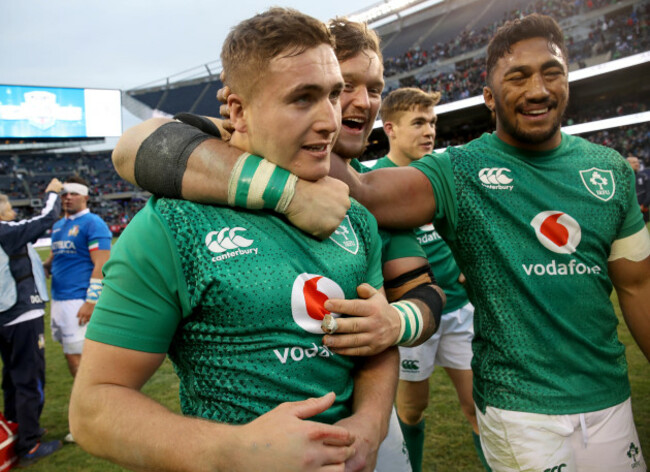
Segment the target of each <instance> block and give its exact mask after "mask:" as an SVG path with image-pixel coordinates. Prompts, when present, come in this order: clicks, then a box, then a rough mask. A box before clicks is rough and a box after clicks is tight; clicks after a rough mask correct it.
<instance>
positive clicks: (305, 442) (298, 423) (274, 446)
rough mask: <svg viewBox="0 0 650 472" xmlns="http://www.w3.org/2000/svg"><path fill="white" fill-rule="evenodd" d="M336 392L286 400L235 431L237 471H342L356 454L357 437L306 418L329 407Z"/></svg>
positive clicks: (336, 427) (341, 428)
mask: <svg viewBox="0 0 650 472" xmlns="http://www.w3.org/2000/svg"><path fill="white" fill-rule="evenodd" d="M334 399H335V395H334V393H331V392H330V393H328V394H327V395H325V396H323V397H320V398H309V399H307V400H304V401H300V402H288V403H282V404H280V405H278V406H277V407H275V408H274V409H273V410H271V411H269V412H268V413H266V414H264V415H262V416H260V417H259V418H257V419H255V420H254V421H252V422H251V423H248V424H246V425H244V426H241V428H237V429H236V430H235V433H234V434H236V435H239V436H240V437H239V438H237V442H236V443H237V444H241V446H240V447H241V449H240V450H238V451H237V454H238V456H239V457H241V462H240V463H241V465H242V467H241V468H238V469H237V470H242V471H250V470H264V471H266V472H273V471H277V472H285V471H340V472H343V471H344V470H345V461H347V460H348V459H349V458H350V457H352V456H353V455H354V453H355V450H354V448H353V447H352V444H353V443H354V436H353V435H352V434H351V433H350V432H349V431H348V430H346V429H345V428H343V427H341V426H335V425H328V424H325V423H318V422H314V421H305V420H307V419H308V418H311V417H312V416H315V415H317V414H319V413H322V412H323V411H325V410H327V409H328V408H329V407H330V406H332V403H333V402H334Z"/></svg>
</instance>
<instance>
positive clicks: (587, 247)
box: [411, 134, 644, 414]
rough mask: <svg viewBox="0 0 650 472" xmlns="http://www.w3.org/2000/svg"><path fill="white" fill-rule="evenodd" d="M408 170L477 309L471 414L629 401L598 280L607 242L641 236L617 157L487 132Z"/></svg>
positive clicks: (577, 145) (606, 292) (604, 281)
mask: <svg viewBox="0 0 650 472" xmlns="http://www.w3.org/2000/svg"><path fill="white" fill-rule="evenodd" d="M411 165H412V166H413V167H415V168H417V169H419V170H421V171H422V172H423V173H424V174H425V175H426V176H427V177H428V178H429V180H430V182H431V184H432V186H433V192H434V195H435V200H436V213H435V215H434V224H435V225H436V228H437V229H438V231H439V232H440V233H441V234H442V236H443V237H444V238H445V239H446V241H447V243H448V244H449V246H450V247H451V249H452V251H453V253H454V255H455V257H456V261H457V262H458V264H459V266H460V268H461V270H462V272H463V273H464V274H465V276H466V277H467V280H468V292H469V297H470V300H471V302H472V303H473V304H474V306H475V309H476V311H475V314H474V328H475V337H474V342H473V351H474V358H473V361H472V369H473V371H474V400H475V402H476V404H477V406H478V407H479V408H480V409H481V410H482V411H485V408H486V406H488V405H489V406H494V407H497V408H501V409H506V410H517V411H526V412H535V413H543V414H574V413H583V412H589V411H596V410H601V409H604V408H608V407H610V406H613V405H616V404H618V403H621V402H623V401H624V400H625V399H627V398H628V397H629V395H630V387H629V382H628V378H627V364H626V360H625V348H624V346H623V345H622V344H621V343H620V342H619V340H618V337H617V332H616V327H617V324H618V320H617V318H616V315H615V313H614V309H613V307H612V304H611V302H610V299H609V296H610V293H611V290H612V283H611V281H610V279H609V277H608V276H607V260H608V256H609V254H610V250H611V245H612V243H613V242H614V241H615V240H617V239H620V238H624V237H627V236H630V235H632V234H634V233H636V232H638V231H640V230H641V229H642V228H643V227H644V225H643V219H642V217H641V213H640V211H639V207H638V205H637V203H636V196H635V192H634V174H633V172H632V170H631V168H630V167H629V165H627V164H626V162H625V160H624V159H623V158H622V157H621V156H620V155H619V154H618V153H616V152H615V151H614V150H612V149H609V148H606V147H603V146H598V145H595V144H592V143H589V142H588V141H586V140H584V139H581V138H578V137H573V136H568V135H565V134H563V135H562V142H561V144H560V146H558V147H557V148H556V149H553V150H551V151H546V152H527V151H523V150H519V149H517V148H514V147H512V146H509V145H507V144H506V143H504V142H503V141H501V140H500V139H498V138H497V137H496V134H492V135H490V134H485V135H483V136H482V137H481V138H479V139H477V140H474V141H472V142H471V143H469V144H467V145H465V146H462V147H459V148H449V149H447V151H446V152H445V153H443V154H439V155H428V156H425V157H424V158H422V159H421V160H420V161H418V162H415V163H413V164H411Z"/></svg>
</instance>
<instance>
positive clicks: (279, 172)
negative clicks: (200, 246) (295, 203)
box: [228, 153, 298, 213]
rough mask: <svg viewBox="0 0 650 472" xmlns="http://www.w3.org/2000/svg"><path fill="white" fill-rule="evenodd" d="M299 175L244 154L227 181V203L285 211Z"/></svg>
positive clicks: (250, 207)
mask: <svg viewBox="0 0 650 472" xmlns="http://www.w3.org/2000/svg"><path fill="white" fill-rule="evenodd" d="M297 181H298V177H296V176H295V175H293V174H292V173H291V172H289V171H287V170H285V169H282V168H280V167H278V166H276V165H275V164H273V163H271V162H269V161H266V160H264V159H262V158H260V157H258V156H254V155H251V154H249V153H243V154H242V155H241V156H239V159H237V162H236V164H235V167H234V168H233V170H232V173H231V174H230V180H229V182H228V204H229V205H230V206H238V207H242V208H249V209H252V210H256V209H261V208H269V209H274V210H275V211H277V212H279V213H284V212H285V211H286V209H287V207H288V206H289V203H291V200H292V198H293V195H294V193H295V189H296V183H297Z"/></svg>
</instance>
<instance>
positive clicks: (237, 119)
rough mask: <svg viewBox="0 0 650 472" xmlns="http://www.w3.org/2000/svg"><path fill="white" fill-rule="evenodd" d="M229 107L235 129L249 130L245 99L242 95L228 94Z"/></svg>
mask: <svg viewBox="0 0 650 472" xmlns="http://www.w3.org/2000/svg"><path fill="white" fill-rule="evenodd" d="M228 109H229V110H230V122H231V123H232V126H233V128H234V129H235V131H237V132H239V133H245V132H246V130H247V125H246V113H245V110H244V99H243V98H242V97H241V95H237V94H236V93H231V94H230V95H228Z"/></svg>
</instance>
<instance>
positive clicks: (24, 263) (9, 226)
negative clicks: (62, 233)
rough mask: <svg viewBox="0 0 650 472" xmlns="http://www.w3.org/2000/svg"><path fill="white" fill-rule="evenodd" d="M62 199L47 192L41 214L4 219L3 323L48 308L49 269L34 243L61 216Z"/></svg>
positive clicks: (0, 243)
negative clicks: (42, 260)
mask: <svg viewBox="0 0 650 472" xmlns="http://www.w3.org/2000/svg"><path fill="white" fill-rule="evenodd" d="M60 212H61V199H60V198H59V195H58V194H57V193H55V192H49V193H48V194H47V198H46V203H45V206H44V207H43V210H42V211H41V214H40V215H39V216H36V217H34V218H30V219H28V220H22V221H17V222H16V221H0V326H2V325H5V324H6V323H9V322H10V321H13V320H15V319H16V318H18V317H19V316H20V315H22V314H23V313H26V312H28V311H31V310H34V309H38V308H41V309H42V308H44V306H45V301H47V300H48V296H47V287H46V285H45V273H44V272H43V265H42V263H41V260H40V258H39V257H38V254H37V253H36V251H35V250H34V248H33V247H32V245H31V244H30V243H32V242H34V241H36V240H37V239H38V238H39V236H41V235H42V234H43V233H44V232H45V231H46V230H47V229H48V228H50V227H52V225H53V224H54V223H55V222H56V220H57V219H58V218H59V214H60Z"/></svg>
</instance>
